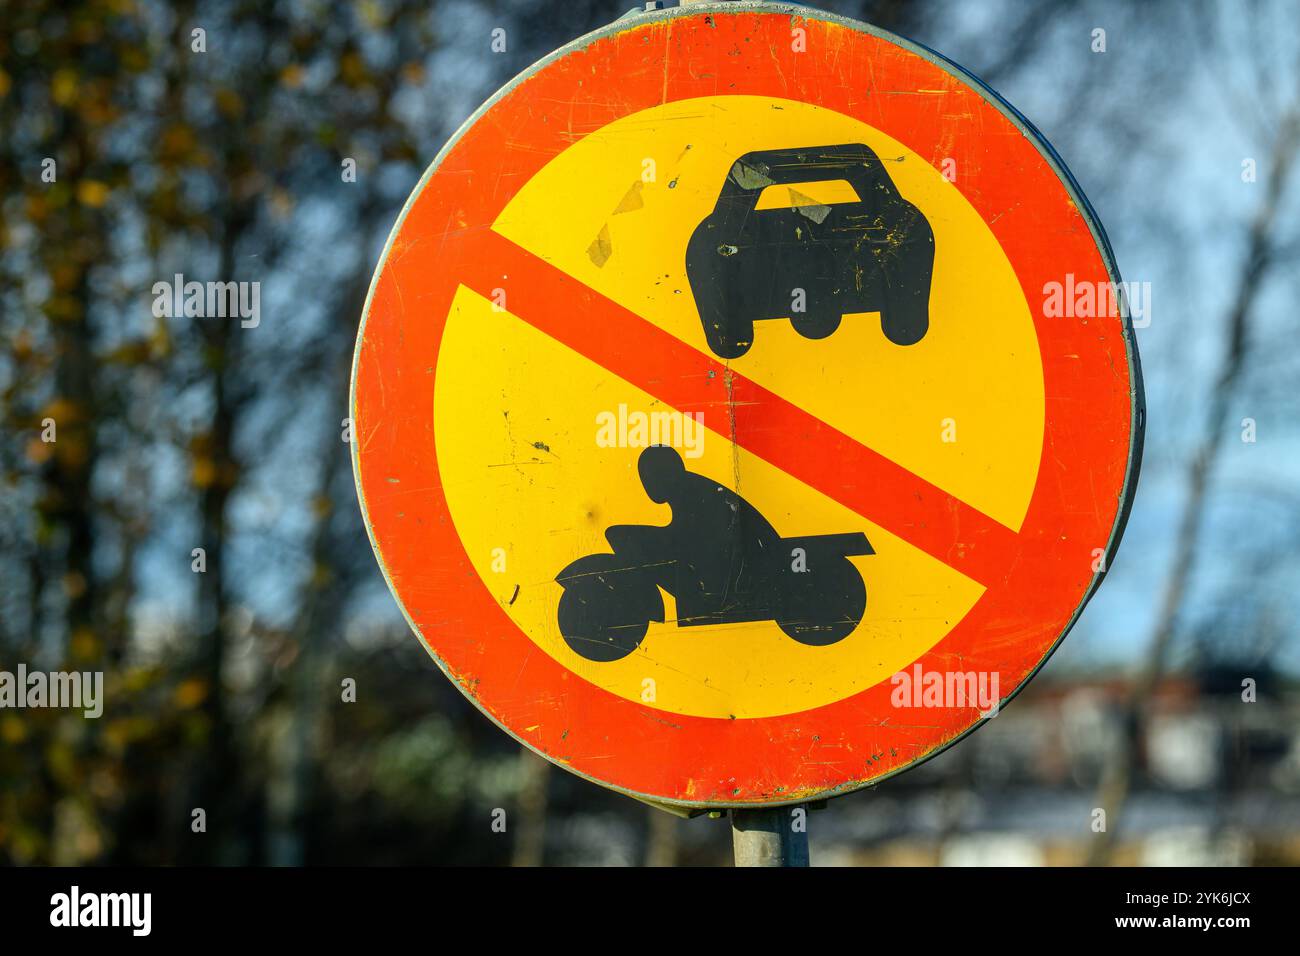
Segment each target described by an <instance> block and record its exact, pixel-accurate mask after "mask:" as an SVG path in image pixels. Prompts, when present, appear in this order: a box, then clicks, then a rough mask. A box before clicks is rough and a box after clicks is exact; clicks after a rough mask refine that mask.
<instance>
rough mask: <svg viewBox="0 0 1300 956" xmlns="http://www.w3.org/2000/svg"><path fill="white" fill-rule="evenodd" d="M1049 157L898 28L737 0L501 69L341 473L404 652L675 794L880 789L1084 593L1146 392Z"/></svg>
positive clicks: (1100, 238) (563, 756) (1097, 573)
mask: <svg viewBox="0 0 1300 956" xmlns="http://www.w3.org/2000/svg"><path fill="white" fill-rule="evenodd" d="M1125 301H1126V300H1125V297H1124V295H1123V286H1122V285H1121V283H1120V279H1119V276H1118V273H1117V271H1116V268H1115V264H1114V261H1113V258H1112V255H1111V252H1110V249H1109V246H1108V244H1107V241H1106V238H1105V236H1104V235H1103V233H1102V230H1101V226H1100V224H1099V223H1098V222H1097V220H1096V218H1095V216H1094V215H1093V213H1092V211H1091V209H1090V207H1089V206H1088V203H1087V201H1086V200H1085V199H1084V197H1083V196H1082V194H1081V193H1080V191H1079V188H1078V186H1077V185H1076V184H1075V182H1074V180H1073V179H1072V178H1071V177H1070V174H1069V173H1068V172H1067V171H1066V169H1065V167H1064V165H1063V163H1062V162H1061V160H1060V159H1059V158H1058V157H1057V156H1056V154H1055V153H1054V152H1053V151H1052V149H1051V147H1050V146H1049V145H1048V144H1047V143H1046V142H1045V141H1044V140H1043V138H1042V137H1041V136H1040V135H1039V134H1038V133H1037V132H1036V131H1035V130H1034V129H1033V128H1032V127H1031V126H1030V125H1029V123H1028V122H1027V121H1026V120H1025V119H1024V118H1023V117H1021V116H1020V115H1019V114H1018V113H1016V112H1015V111H1014V110H1013V109H1012V108H1011V107H1010V106H1008V105H1007V104H1006V103H1005V102H1003V101H1002V100H1001V99H999V98H998V97H997V95H996V94H994V93H993V92H991V91H990V90H988V89H987V88H985V87H983V86H982V85H981V84H980V83H979V81H978V80H976V79H975V78H974V77H972V76H971V75H969V74H967V73H965V72H964V71H963V70H962V69H961V68H959V67H957V66H955V65H954V64H952V63H950V62H948V61H946V60H944V59H943V58H942V57H940V56H938V55H937V54H935V53H933V52H931V51H929V50H926V49H924V48H922V47H919V46H917V45H915V44H913V43H910V42H908V41H905V40H901V39H899V38H897V37H894V36H891V35H889V34H886V33H883V32H882V31H879V30H875V29H873V28H871V27H868V26H864V25H862V24H860V23H855V22H852V21H849V20H845V19H841V18H839V17H835V16H831V15H827V14H820V13H814V12H813V11H810V10H807V9H804V8H798V7H788V6H783V5H778V4H768V3H735V4H717V5H697V6H691V7H687V8H677V9H672V10H666V11H661V12H657V13H647V14H643V15H637V16H632V17H628V18H624V19H622V20H620V21H618V22H616V23H614V24H612V25H610V26H608V27H606V28H604V29H601V30H598V31H597V32H595V33H593V34H590V35H588V36H586V37H583V38H582V39H580V40H578V41H575V42H574V43H572V44H570V45H569V46H567V47H565V48H564V49H562V50H560V51H558V52H557V53H555V54H553V55H551V56H550V57H548V58H546V59H545V60H543V61H541V62H540V63H538V64H536V65H535V66H533V67H532V68H531V69H529V70H528V71H527V72H526V73H524V74H523V75H521V76H519V77H517V78H516V79H515V80H513V81H512V82H510V83H509V84H508V85H507V86H506V87H505V88H504V89H502V90H501V91H500V92H499V93H497V94H496V95H495V96H494V97H493V98H492V99H491V100H490V101H489V102H488V103H486V104H485V105H484V106H483V107H482V108H481V109H479V111H478V112H477V113H476V114H475V115H474V116H473V117H472V118H471V119H470V120H469V121H468V122H467V123H466V124H465V126H464V127H462V129H461V130H460V131H459V132H458V133H457V134H456V136H455V137H454V138H453V139H452V141H451V142H450V143H448V144H447V146H446V147H445V148H444V149H443V150H442V152H441V153H440V154H439V155H438V157H437V158H436V159H435V160H434V162H433V165H432V166H430V167H429V169H428V171H427V172H426V173H425V175H424V178H423V179H422V180H421V182H420V184H419V186H418V187H417V188H416V190H415V192H414V193H413V194H412V196H411V198H410V200H409V202H408V203H407V206H406V208H405V210H404V211H403V213H402V215H401V218H400V220H399V221H398V224H397V226H396V227H395V229H394V230H393V233H392V236H391V238H390V239H389V242H388V245H387V248H386V249H385V250H384V254H383V259H382V262H381V263H380V266H379V268H378V271H377V273H376V276H375V279H374V283H373V285H372V288H371V290H370V296H369V299H368V301H367V304H366V312H365V317H364V321H363V325H362V328H361V332H360V335H359V339H358V343H357V351H356V357H355V364H354V370H353V390H352V414H353V420H354V442H353V456H354V465H355V470H356V478H357V486H358V490H359V494H360V499H361V506H362V509H363V511H364V514H365V519H366V523H367V526H368V529H369V533H370V536H371V541H372V543H373V546H374V549H375V552H376V554H377V555H378V558H379V561H380V564H381V566H382V568H383V571H384V574H385V575H386V577H387V580H388V583H389V585H390V586H391V588H392V591H393V594H394V595H395V596H396V598H397V600H398V602H399V604H400V605H401V607H402V609H403V611H404V612H405V614H406V616H407V618H408V620H409V622H410V624H411V627H412V628H413V629H414V630H415V632H416V633H417V634H418V635H419V637H420V639H421V640H422V642H423V643H424V645H425V647H426V648H427V649H428V651H429V653H430V654H431V655H432V656H433V658H434V659H435V661H436V662H437V663H438V666H439V667H440V668H442V670H443V671H444V673H445V674H446V675H447V676H448V677H449V678H450V679H451V680H453V681H455V682H456V683H457V684H458V685H459V687H460V689H461V690H462V691H463V692H464V693H465V694H466V695H467V696H468V697H469V698H470V699H471V700H472V701H473V702H474V703H475V704H476V705H477V706H478V707H479V708H480V709H481V710H482V711H483V712H484V713H485V714H487V715H488V716H489V717H490V718H491V719H492V720H494V721H495V722H496V723H497V724H499V725H500V726H501V727H502V728H503V729H504V730H506V731H508V732H509V733H510V734H512V735H513V736H514V737H516V738H517V739H518V740H519V741H521V742H522V743H523V744H525V745H527V746H528V747H530V748H532V749H533V750H535V751H537V752H538V753H540V754H542V755H544V756H545V757H547V758H548V759H550V760H551V761H553V762H555V763H557V764H559V765H561V766H563V767H564V768H566V769H568V770H570V771H572V772H574V773H577V774H579V775H581V776H583V777H586V778H588V779H590V780H593V781H595V782H597V783H600V784H603V785H605V786H608V787H611V788H613V789H616V790H619V791H621V792H624V793H628V794H630V795H633V796H636V797H640V798H642V799H646V800H650V801H653V802H658V803H660V804H668V805H674V806H677V807H686V808H721V807H743V806H755V805H778V804H786V803H795V802H801V801H805V800H812V799H820V798H824V797H828V796H833V795H837V794H841V793H845V792H848V791H851V790H854V789H858V788H860V787H863V786H866V785H868V784H871V783H874V782H877V781H879V780H880V779H882V778H883V777H886V776H888V775H890V774H893V773H897V772H899V771H902V770H904V769H906V768H908V767H910V766H913V765H915V764H916V763H917V762H919V761H921V760H923V759H925V758H926V757H928V756H931V755H933V754H935V753H936V752H938V751H939V750H941V749H943V748H944V747H946V746H948V745H950V744H952V743H953V742H954V741H956V740H957V739H959V738H960V737H962V736H963V735H964V734H966V733H967V732H969V731H970V730H972V729H973V728H974V727H976V726H978V724H979V723H980V722H981V721H983V720H985V719H988V718H989V717H991V716H994V715H996V714H997V712H998V709H999V707H1000V706H1001V705H1002V704H1004V703H1005V702H1006V701H1007V700H1008V699H1009V698H1010V697H1011V696H1013V695H1014V694H1015V693H1016V692H1017V691H1018V690H1019V689H1020V688H1021V687H1023V686H1024V684H1025V683H1026V682H1027V681H1028V680H1029V678H1030V677H1031V676H1032V675H1033V674H1034V673H1035V672H1036V670H1037V669H1038V668H1039V667H1040V666H1041V665H1042V664H1043V662H1044V661H1045V660H1046V659H1047V657H1048V656H1049V655H1050V654H1051V653H1052V651H1053V649H1054V648H1055V647H1056V646H1057V644H1058V643H1059V641H1060V640H1061V639H1062V637H1063V636H1064V635H1065V633H1066V632H1067V631H1068V630H1069V628H1070V627H1071V625H1072V624H1073V623H1074V621H1075V619H1076V618H1077V616H1078V615H1079V613H1080V611H1081V610H1082V608H1083V606H1084V604H1085V603H1086V602H1087V600H1088V598H1089V597H1090V596H1091V594H1092V593H1093V591H1094V590H1095V589H1096V587H1097V585H1098V583H1099V582H1100V580H1101V578H1102V576H1103V575H1104V573H1105V570H1106V566H1107V562H1108V561H1109V560H1110V559H1111V557H1112V556H1113V554H1114V552H1115V549H1116V547H1117V545H1118V542H1119V537H1120V534H1121V532H1122V530H1123V525H1124V522H1125V519H1126V517H1127V512H1128V506H1129V499H1130V495H1131V492H1132V489H1133V486H1134V483H1135V481H1136V473H1137V467H1138V461H1139V458H1140V449H1141V436H1142V425H1143V405H1142V389H1141V382H1140V373H1139V368H1138V359H1137V351H1136V347H1135V343H1134V340H1133V333H1132V328H1131V323H1130V321H1129V319H1128V317H1127V307H1126V305H1125Z"/></svg>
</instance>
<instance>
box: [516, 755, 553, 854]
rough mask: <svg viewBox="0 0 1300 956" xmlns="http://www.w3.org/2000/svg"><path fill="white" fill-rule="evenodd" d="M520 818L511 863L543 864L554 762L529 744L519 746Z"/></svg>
mask: <svg viewBox="0 0 1300 956" xmlns="http://www.w3.org/2000/svg"><path fill="white" fill-rule="evenodd" d="M519 773H520V777H521V778H522V783H521V784H520V787H519V818H518V820H516V822H515V847H514V854H513V856H512V857H511V860H510V865H511V866H541V865H542V860H543V858H544V857H545V853H546V787H547V784H548V783H549V782H550V779H551V764H550V762H549V761H546V760H543V759H542V758H541V757H539V756H537V754H535V753H533V752H532V751H531V750H529V749H528V748H527V747H520V748H519Z"/></svg>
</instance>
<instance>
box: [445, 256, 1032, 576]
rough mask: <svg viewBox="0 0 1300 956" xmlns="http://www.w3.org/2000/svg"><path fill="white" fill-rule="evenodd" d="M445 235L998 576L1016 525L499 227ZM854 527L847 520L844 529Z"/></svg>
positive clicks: (526, 306)
mask: <svg viewBox="0 0 1300 956" xmlns="http://www.w3.org/2000/svg"><path fill="white" fill-rule="evenodd" d="M458 238H459V241H457V240H456V239H452V238H451V237H447V241H448V245H449V246H450V245H455V246H458V247H459V249H458V250H457V252H462V251H463V253H464V254H455V253H452V250H451V249H450V248H447V247H444V249H445V251H446V252H447V253H449V254H450V255H449V258H452V257H454V258H455V259H458V260H460V261H459V263H457V268H455V269H451V270H448V273H449V274H450V275H455V276H459V277H460V281H461V282H462V283H463V284H464V285H466V286H468V287H469V288H470V289H473V290H474V291H475V292H477V293H478V294H479V295H482V296H484V297H485V298H493V294H494V291H495V290H497V289H501V290H504V292H505V295H506V300H505V308H506V310H507V311H509V312H510V313H511V314H513V315H516V316H518V317H519V318H521V319H523V320H524V321H525V322H528V323H529V324H530V325H532V326H533V327H534V328H536V329H538V330H540V331H541V332H544V333H546V334H547V335H549V336H550V337H551V338H553V339H555V340H557V341H559V342H561V343H563V344H564V345H566V346H568V347H569V348H571V349H573V350H574V351H575V352H579V353H581V354H582V355H584V356H586V357H587V358H588V359H590V360H591V361H593V362H595V363H596V364H598V365H600V366H602V367H603V368H605V369H608V370H609V371H610V372H612V373H613V374H615V375H617V376H618V377H619V378H622V379H624V380H626V381H627V382H630V383H631V384H633V385H635V386H636V387H638V388H640V389H641V390H643V391H645V392H648V393H649V394H651V395H653V396H655V397H656V398H658V399H659V400H660V401H662V402H665V403H666V404H668V405H670V406H672V407H673V408H676V409H678V410H679V411H682V412H686V413H694V412H702V413H703V414H704V424H705V425H706V426H707V427H708V428H709V429H711V430H712V431H714V432H717V433H718V434H720V435H722V436H724V437H726V438H728V439H730V440H734V441H735V443H736V444H737V445H739V446H740V447H742V448H744V449H745V450H747V451H749V452H750V453H751V454H754V455H757V456H758V457H759V458H762V459H763V460H765V461H767V462H768V463H770V464H772V465H774V466H776V467H777V468H780V469H781V470H782V471H784V472H785V473H786V474H788V475H790V476H791V477H793V478H795V479H797V480H799V481H802V482H803V483H805V484H806V485H808V486H809V487H811V488H814V489H816V490H817V491H819V492H821V493H822V494H824V495H826V496H828V497H830V498H832V499H834V500H835V501H838V502H839V503H840V504H842V505H844V506H845V507H847V508H850V509H852V510H853V511H855V512H856V513H858V514H860V515H861V516H862V517H864V518H866V519H867V520H869V521H872V522H874V523H875V524H877V525H879V526H880V527H882V528H884V529H885V530H886V531H888V532H890V533H891V534H894V535H897V536H898V537H900V538H903V539H904V540H906V541H908V542H910V543H911V544H912V545H914V546H916V547H918V548H920V549H921V550H922V551H924V552H925V553H926V554H929V555H931V556H932V557H935V558H937V559H939V560H940V561H942V562H943V563H944V564H947V565H948V566H950V567H952V568H955V569H956V570H958V571H960V572H961V573H963V574H965V575H966V576H967V577H970V578H972V579H973V580H975V581H977V582H979V583H980V584H983V585H984V586H985V587H989V586H992V585H994V584H996V583H997V582H999V581H1001V580H1002V579H1003V577H1004V576H1005V575H1006V573H1007V571H1008V569H1009V568H1010V567H1011V565H1012V563H1013V562H1014V560H1015V555H1016V554H1017V552H1018V550H1019V548H1018V541H1017V536H1016V533H1015V532H1014V531H1012V530H1011V529H1010V528H1008V527H1006V526H1005V525H1003V524H1001V523H1000V522H998V521H996V520H994V519H993V518H990V517H989V516H988V515H986V514H984V513H983V512H982V511H979V510H978V509H976V508H972V507H971V506H970V505H968V504H966V503H965V502H963V501H961V500H960V499H958V498H955V497H953V496H952V495H950V494H948V493H947V492H945V491H943V490H941V489H939V488H937V487H935V486H934V485H932V484H930V483H929V482H928V481H926V480H925V479H924V478H921V477H919V476H918V475H915V474H913V473H912V472H910V471H908V470H907V469H906V468H903V467H901V466H900V465H897V464H895V463H894V462H893V461H891V460H889V459H888V458H885V457H884V456H883V455H880V454H879V453H877V452H875V451H872V450H871V449H870V448H868V447H867V446H866V445H863V444H862V443H861V442H858V441H856V440H854V439H853V438H850V437H849V436H848V435H846V434H844V433H843V432H841V431H839V430H838V429H835V428H832V427H831V426H830V425H827V424H826V423H825V422H823V421H821V420H820V419H818V418H815V417H814V416H812V415H810V414H808V413H807V412H805V411H804V410H803V409H801V408H799V407H798V406H796V405H793V404H791V403H790V402H788V401H787V400H785V399H784V398H782V397H781V396H780V395H777V394H776V393H775V392H771V391H769V390H767V389H766V388H763V387H762V386H761V385H759V384H757V383H755V382H752V381H750V380H749V379H747V378H745V377H744V376H743V375H740V374H738V373H737V372H735V371H734V370H731V369H729V368H728V367H727V366H726V365H724V364H723V363H721V362H719V361H717V360H716V359H715V358H714V357H713V356H711V355H706V354H704V353H703V352H700V351H698V350H696V349H694V348H692V347H691V346H689V345H687V344H686V343H684V342H682V341H681V340H679V339H677V338H676V337H674V336H672V335H669V334H668V333H667V332H664V331H663V330H662V329H660V328H659V327H657V326H655V325H653V324H652V323H650V322H648V321H646V320H645V319H643V318H641V316H639V315H637V314H636V313H635V312H632V311H631V310H629V309H626V308H624V307H623V306H621V305H619V304H618V303H617V302H614V301H613V300H612V299H609V298H606V297H605V296H603V295H601V294H600V293H599V292H597V291H595V290H594V289H592V288H590V287H588V286H586V285H584V284H583V283H581V282H579V281H577V280H576V279H574V278H573V277H571V276H570V275H568V274H567V273H565V272H563V271H562V270H560V269H557V268H556V267H555V266H553V265H551V264H550V263H548V262H546V261H545V260H544V259H541V258H539V257H538V256H535V255H533V254H532V253H531V252H529V251H528V250H526V249H524V248H522V247H521V246H519V245H516V244H515V243H513V242H511V241H510V240H509V239H506V238H505V237H504V236H501V235H499V234H497V233H495V232H491V231H483V232H478V231H475V233H474V234H473V236H472V238H471V237H470V236H469V235H465V234H462V235H461V236H460V237H458ZM846 530H850V529H846Z"/></svg>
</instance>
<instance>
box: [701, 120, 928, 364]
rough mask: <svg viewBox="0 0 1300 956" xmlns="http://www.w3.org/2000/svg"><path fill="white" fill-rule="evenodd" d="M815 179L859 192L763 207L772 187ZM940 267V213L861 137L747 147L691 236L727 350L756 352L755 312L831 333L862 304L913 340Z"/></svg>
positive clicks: (723, 354) (708, 308)
mask: <svg viewBox="0 0 1300 956" xmlns="http://www.w3.org/2000/svg"><path fill="white" fill-rule="evenodd" d="M817 181H820V182H825V181H838V182H844V183H847V184H848V185H849V187H850V188H851V189H852V190H853V193H854V194H855V195H856V196H857V200H856V201H855V202H844V203H835V204H833V205H806V206H796V207H789V206H786V207H783V208H773V209H758V208H757V206H758V201H759V197H760V196H761V195H762V194H763V192H764V191H765V190H766V189H767V187H769V186H787V187H792V188H793V187H797V186H799V185H800V184H803V183H810V182H817ZM933 268H934V233H933V231H932V230H931V228H930V223H929V222H928V221H927V220H926V218H925V216H924V215H922V214H921V211H920V210H919V209H917V208H916V207H915V206H914V205H912V204H911V203H910V202H908V201H907V200H906V199H904V198H903V196H902V195H901V194H900V193H899V191H898V187H896V186H895V185H894V181H893V180H892V179H890V178H889V173H888V172H886V170H885V166H884V164H883V163H882V162H881V161H880V159H879V158H878V157H877V156H876V154H875V153H874V152H873V151H872V150H871V149H870V148H869V147H867V146H865V145H863V144H862V143H844V144H841V145H837V146H818V147H807V148H801V149H772V150H760V151H757V152H753V153H746V154H745V155H744V156H742V157H740V158H739V159H738V160H736V162H735V163H734V164H733V165H732V167H731V172H730V173H729V174H728V176H727V178H726V180H724V181H723V184H722V192H721V193H720V194H719V196H718V202H717V205H716V206H715V207H714V209H713V212H711V213H710V214H709V215H708V216H706V217H705V218H704V221H703V222H701V223H700V224H699V226H697V227H696V229H695V231H694V232H693V233H692V234H691V238H690V241H689V242H688V243H687V245H686V275H687V278H688V279H689V281H690V284H691V293H692V294H693V295H694V296H695V304H696V306H697V307H698V308H699V312H700V321H701V323H702V324H703V326H704V336H705V338H706V339H707V340H708V343H709V348H710V349H712V350H713V353H714V354H715V355H717V356H718V357H719V358H724V359H733V358H739V357H740V356H742V355H744V354H745V353H746V352H748V351H749V348H750V346H751V345H752V344H753V341H754V322H755V321H756V320H762V319H779V318H789V319H790V321H791V323H792V324H793V325H794V328H795V331H796V332H798V333H799V334H800V335H802V336H804V337H805V338H810V339H823V338H826V337H827V336H828V335H831V334H832V333H834V332H835V330H836V329H838V328H839V326H840V320H841V319H842V318H843V317H844V315H846V314H847V313H852V312H879V313H880V323H881V327H882V328H883V330H884V333H885V336H886V337H887V338H888V339H889V340H890V341H891V342H893V343H894V344H895V345H914V344H915V343H917V342H919V341H920V340H921V339H922V338H923V337H924V336H925V333H926V330H927V329H928V328H929V326H930V278H931V272H932V270H933ZM796 289H802V290H803V292H804V295H805V299H806V301H805V303H804V311H802V312H799V311H796V310H795V309H794V308H793V303H792V296H793V293H794V290H796Z"/></svg>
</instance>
